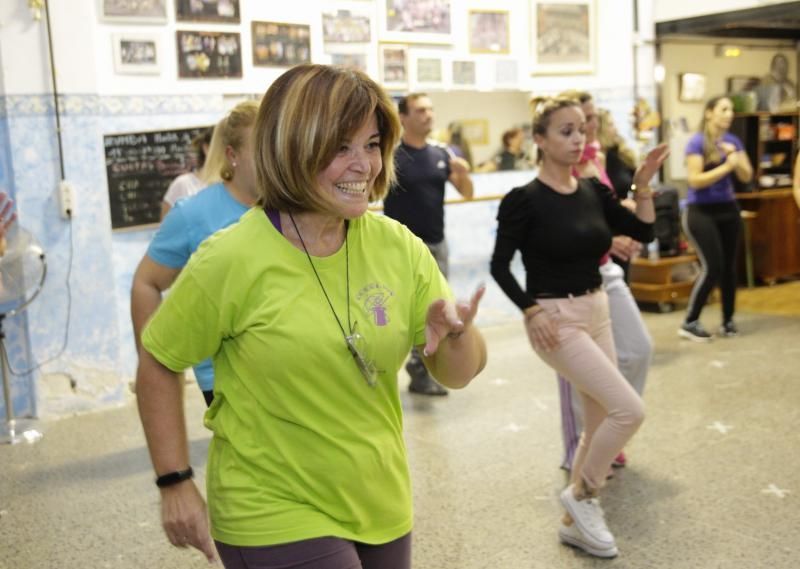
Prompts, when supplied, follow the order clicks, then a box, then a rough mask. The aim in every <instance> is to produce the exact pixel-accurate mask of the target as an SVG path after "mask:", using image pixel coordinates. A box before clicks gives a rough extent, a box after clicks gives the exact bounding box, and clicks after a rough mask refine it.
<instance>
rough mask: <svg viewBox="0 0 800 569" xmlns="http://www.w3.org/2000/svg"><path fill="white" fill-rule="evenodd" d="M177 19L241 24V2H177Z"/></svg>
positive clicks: (198, 0)
mask: <svg viewBox="0 0 800 569" xmlns="http://www.w3.org/2000/svg"><path fill="white" fill-rule="evenodd" d="M175 19H176V20H177V21H178V22H214V23H225V24H238V23H240V22H241V13H240V10H239V0H175Z"/></svg>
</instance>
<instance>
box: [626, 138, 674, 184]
mask: <svg viewBox="0 0 800 569" xmlns="http://www.w3.org/2000/svg"><path fill="white" fill-rule="evenodd" d="M667 156H669V147H668V146H667V145H666V144H659V145H658V146H656V147H655V148H653V149H652V150H651V151H650V152H648V153H647V156H645V157H644V160H643V161H642V163H641V164H640V165H639V167H638V168H637V169H636V172H635V173H634V174H633V183H634V184H636V187H637V188H646V187H647V186H648V185H649V184H650V180H651V179H652V178H653V176H655V174H656V172H657V171H658V169H659V168H661V165H662V164H663V163H664V160H666V159H667Z"/></svg>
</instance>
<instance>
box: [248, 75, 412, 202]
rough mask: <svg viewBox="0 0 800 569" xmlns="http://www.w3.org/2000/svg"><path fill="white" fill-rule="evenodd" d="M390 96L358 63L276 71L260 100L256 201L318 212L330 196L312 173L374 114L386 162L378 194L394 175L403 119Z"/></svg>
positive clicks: (376, 196) (375, 197)
mask: <svg viewBox="0 0 800 569" xmlns="http://www.w3.org/2000/svg"><path fill="white" fill-rule="evenodd" d="M394 107H395V106H394V103H393V101H392V100H391V99H390V98H389V96H388V95H387V94H386V92H385V91H384V90H383V89H382V88H381V87H380V86H379V85H378V84H377V83H375V81H373V80H372V79H370V77H369V76H367V75H366V74H365V73H362V72H361V71H357V70H355V69H348V68H344V67H335V66H330V65H315V64H305V65H298V66H295V67H293V68H291V69H290V70H289V71H287V72H286V73H284V74H283V75H281V76H280V77H278V79H276V80H275V82H274V83H273V84H272V85H271V86H270V88H269V89H268V90H267V92H266V94H265V95H264V99H263V100H262V101H261V107H260V108H259V110H258V117H257V119H256V125H255V129H254V136H255V163H256V176H257V181H258V187H257V189H256V190H257V193H258V196H259V198H258V203H259V204H260V205H262V206H264V207H266V208H269V209H277V210H279V211H320V210H322V209H324V208H325V207H327V205H328V204H327V202H326V200H325V199H324V197H323V196H322V195H320V193H319V192H317V191H316V188H317V175H318V174H319V173H320V172H321V171H322V170H324V169H325V168H327V167H328V165H329V164H330V163H331V162H332V161H333V159H334V158H335V157H336V154H337V152H338V151H339V148H340V147H341V145H342V143H343V142H345V141H346V140H347V139H348V137H350V136H352V135H353V134H354V133H355V132H356V131H357V130H358V129H359V128H360V127H361V126H362V125H363V124H364V123H365V122H366V121H367V120H368V119H369V118H370V117H371V116H372V115H373V114H374V115H375V118H376V120H377V123H378V132H379V133H380V148H381V159H382V161H383V168H382V169H381V172H380V173H379V174H378V177H377V178H376V179H375V183H374V185H373V187H372V190H371V191H370V195H369V200H370V201H375V200H378V199H381V198H383V197H384V196H385V195H386V192H387V191H388V189H389V186H390V185H391V183H392V182H393V181H394V159H393V158H394V148H395V146H397V143H398V142H399V140H400V120H399V119H398V117H397V111H395V108H394Z"/></svg>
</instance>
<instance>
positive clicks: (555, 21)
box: [529, 0, 597, 75]
mask: <svg viewBox="0 0 800 569" xmlns="http://www.w3.org/2000/svg"><path fill="white" fill-rule="evenodd" d="M529 1H530V38H531V39H530V41H531V44H530V65H531V69H530V71H531V74H532V75H575V74H582V73H594V70H595V60H596V54H597V15H596V13H597V9H596V6H595V0H557V1H555V0H529Z"/></svg>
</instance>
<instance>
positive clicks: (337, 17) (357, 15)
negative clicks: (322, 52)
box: [322, 10, 372, 45]
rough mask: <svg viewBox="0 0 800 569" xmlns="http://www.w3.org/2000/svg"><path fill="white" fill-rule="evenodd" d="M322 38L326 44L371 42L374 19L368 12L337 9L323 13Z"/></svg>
mask: <svg viewBox="0 0 800 569" xmlns="http://www.w3.org/2000/svg"><path fill="white" fill-rule="evenodd" d="M322 39H323V40H324V41H325V44H326V45H327V44H349V43H369V42H370V41H371V40H372V20H371V19H370V15H369V13H368V12H355V11H351V10H336V11H335V12H323V13H322Z"/></svg>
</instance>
